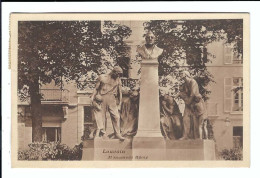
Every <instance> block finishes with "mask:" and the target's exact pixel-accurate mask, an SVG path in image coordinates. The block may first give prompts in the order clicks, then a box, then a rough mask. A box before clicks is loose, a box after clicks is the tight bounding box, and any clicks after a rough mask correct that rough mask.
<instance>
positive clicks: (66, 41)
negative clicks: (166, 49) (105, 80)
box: [18, 21, 131, 142]
mask: <svg viewBox="0 0 260 178" xmlns="http://www.w3.org/2000/svg"><path fill="white" fill-rule="evenodd" d="M106 24H108V26H114V28H113V29H111V30H109V29H107V32H106V33H104V34H103V33H102V32H101V22H100V21H20V22H19V25H18V93H19V97H20V99H22V100H26V99H28V98H29V99H30V106H31V112H32V141H33V142H40V141H41V140H42V133H41V128H42V116H41V98H42V94H41V92H40V85H44V84H47V83H50V82H51V81H53V80H54V81H55V85H57V86H62V85H63V82H62V80H63V79H64V80H65V81H66V82H68V81H72V80H73V81H75V82H76V83H77V84H78V86H79V87H84V86H85V85H86V83H83V84H82V83H81V82H80V78H81V77H82V76H83V75H86V73H87V72H88V71H94V72H96V73H98V72H99V68H100V66H101V65H102V57H104V53H109V54H111V55H110V56H111V58H112V59H113V60H115V57H117V55H118V48H120V47H121V46H122V44H123V40H124V39H125V38H127V37H128V36H129V35H130V33H131V30H130V29H129V28H127V27H125V26H120V25H114V24H113V23H112V22H106ZM114 34H117V36H118V39H114ZM120 50H123V49H120Z"/></svg>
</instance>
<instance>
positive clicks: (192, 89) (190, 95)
mask: <svg viewBox="0 0 260 178" xmlns="http://www.w3.org/2000/svg"><path fill="white" fill-rule="evenodd" d="M180 77H181V78H182V79H183V80H184V86H183V89H182V92H180V93H179V96H180V97H181V98H182V99H183V100H184V103H185V109H184V115H183V124H184V133H183V137H182V138H181V139H188V138H199V137H200V136H199V121H198V118H197V117H196V113H195V112H194V109H193V107H194V104H195V96H199V95H200V93H199V86H198V84H197V82H196V80H194V79H193V78H192V77H191V76H190V73H189V72H188V71H182V72H181V73H180ZM202 100H203V99H202V98H201V99H200V100H199V102H202ZM203 109H204V108H203ZM201 112H205V111H201Z"/></svg>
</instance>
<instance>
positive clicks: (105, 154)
mask: <svg viewBox="0 0 260 178" xmlns="http://www.w3.org/2000/svg"><path fill="white" fill-rule="evenodd" d="M132 159H133V157H132V140H130V139H126V140H124V141H120V140H118V139H108V140H103V139H102V138H95V139H94V140H87V141H85V142H84V144H83V155H82V160H97V161H109V160H110V161H129V160H132Z"/></svg>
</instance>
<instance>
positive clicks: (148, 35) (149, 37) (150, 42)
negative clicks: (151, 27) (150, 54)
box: [145, 31, 156, 46]
mask: <svg viewBox="0 0 260 178" xmlns="http://www.w3.org/2000/svg"><path fill="white" fill-rule="evenodd" d="M155 39H156V38H155V35H154V33H153V32H152V31H148V32H147V33H146V35H145V41H146V45H148V46H153V45H154V43H155Z"/></svg>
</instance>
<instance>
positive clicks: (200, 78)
mask: <svg viewBox="0 0 260 178" xmlns="http://www.w3.org/2000/svg"><path fill="white" fill-rule="evenodd" d="M145 29H146V30H151V31H152V32H153V33H154V34H155V36H156V39H157V45H158V47H160V48H163V49H164V52H163V54H162V55H161V56H160V58H159V76H160V83H161V86H163V87H166V86H167V87H168V88H169V87H170V91H171V92H172V93H176V92H178V86H179V85H181V84H180V79H179V71H180V70H183V69H185V70H189V72H190V73H191V75H192V76H193V77H194V78H195V79H196V80H197V82H198V85H199V89H200V93H201V94H202V95H203V97H204V99H205V100H206V99H208V94H210V91H209V90H207V88H206V86H207V85H208V84H209V83H210V82H214V79H213V76H212V75H211V74H210V73H209V71H208V70H207V67H206V64H207V63H208V62H210V59H209V56H213V55H212V54H210V53H209V52H208V51H207V48H206V46H207V45H208V44H209V43H212V42H214V41H217V40H220V39H223V40H226V43H234V50H235V51H236V52H237V53H238V55H243V45H242V44H243V38H242V37H243V21H242V20H240V19H238V20H184V21H175V20H152V21H149V22H146V23H145ZM163 87H162V88H163Z"/></svg>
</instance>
